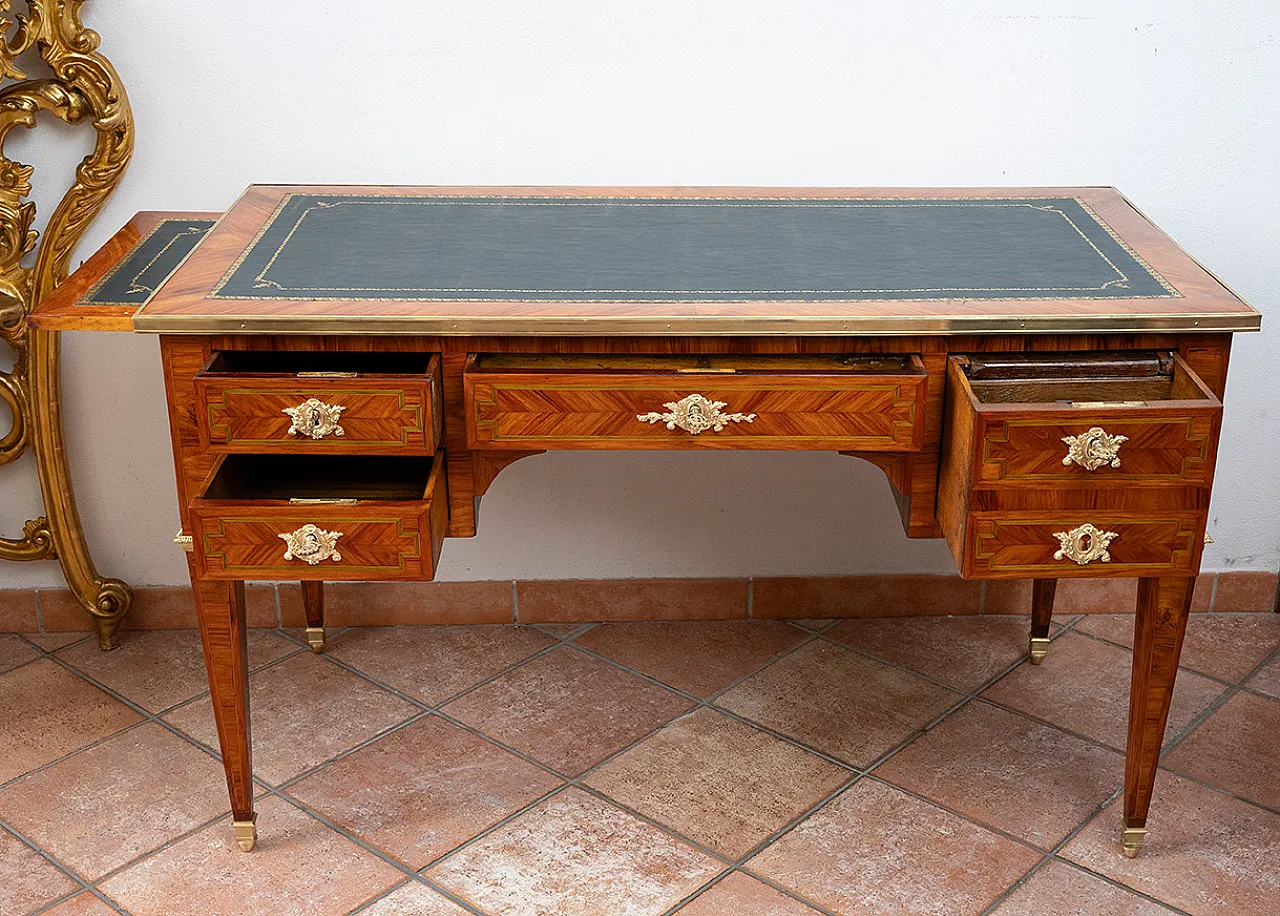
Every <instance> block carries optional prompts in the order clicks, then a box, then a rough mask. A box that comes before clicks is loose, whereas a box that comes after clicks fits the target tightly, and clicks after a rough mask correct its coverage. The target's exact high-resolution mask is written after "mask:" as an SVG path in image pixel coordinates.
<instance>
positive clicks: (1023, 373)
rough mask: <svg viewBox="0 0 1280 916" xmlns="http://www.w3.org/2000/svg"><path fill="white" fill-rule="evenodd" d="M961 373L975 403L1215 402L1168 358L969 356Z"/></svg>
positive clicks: (1180, 365)
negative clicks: (975, 400)
mask: <svg viewBox="0 0 1280 916" xmlns="http://www.w3.org/2000/svg"><path fill="white" fill-rule="evenodd" d="M961 368H962V370H963V372H964V374H965V378H966V380H967V381H968V383H969V388H970V390H971V391H972V392H973V396H974V398H975V399H977V401H978V403H979V404H1042V405H1051V406H1057V407H1095V408H1097V407H1111V406H1115V407H1139V406H1144V405H1148V404H1153V403H1161V402H1167V401H1206V402H1211V403H1212V402H1216V401H1217V399H1216V398H1215V397H1214V396H1213V394H1212V392H1210V391H1209V390H1208V389H1207V388H1205V386H1204V384H1203V383H1202V382H1201V381H1200V380H1199V379H1198V378H1196V376H1195V374H1194V373H1192V372H1191V370H1190V369H1188V368H1187V367H1186V364H1185V363H1183V362H1182V361H1181V360H1180V359H1177V358H1176V357H1174V356H1173V355H1172V354H1170V353H1154V352H1153V353H1122V354H1107V353H1080V354H1072V353H1060V354H1046V355H1035V356H1028V355H1023V354H1013V355H1006V356H1001V355H994V356H981V357H979V356H971V357H966V358H964V360H963V362H962V363H961Z"/></svg>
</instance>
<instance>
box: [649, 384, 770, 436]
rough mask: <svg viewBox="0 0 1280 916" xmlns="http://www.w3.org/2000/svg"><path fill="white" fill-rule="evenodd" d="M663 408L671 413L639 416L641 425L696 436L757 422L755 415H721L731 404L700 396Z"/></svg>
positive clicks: (651, 413) (673, 402) (668, 403)
mask: <svg viewBox="0 0 1280 916" xmlns="http://www.w3.org/2000/svg"><path fill="white" fill-rule="evenodd" d="M662 406H663V407H665V408H667V410H668V411H669V412H668V413H658V412H657V411H651V412H649V413H640V414H636V419H637V420H639V421H641V422H642V423H665V424H666V427H667V429H675V428H676V427H679V428H680V429H683V430H684V431H685V432H687V433H690V434H691V435H694V436H696V435H698V434H699V433H704V432H706V431H707V430H711V431H712V432H717V433H718V432H720V430H722V429H724V428H725V427H726V426H727V425H729V424H730V423H754V422H755V419H756V415H755V414H753V413H722V412H721V410H722V409H723V408H725V407H728V406H729V405H728V404H726V403H725V402H724V401H712V400H708V399H707V398H705V397H703V396H702V395H700V394H691V395H688V396H686V397H683V398H681V399H680V400H678V401H668V402H667V403H665V404H663V405H662Z"/></svg>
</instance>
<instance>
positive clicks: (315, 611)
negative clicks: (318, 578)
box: [302, 582, 324, 652]
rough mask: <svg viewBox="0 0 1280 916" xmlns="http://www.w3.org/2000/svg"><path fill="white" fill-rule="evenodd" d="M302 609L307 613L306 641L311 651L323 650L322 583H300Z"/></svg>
mask: <svg viewBox="0 0 1280 916" xmlns="http://www.w3.org/2000/svg"><path fill="white" fill-rule="evenodd" d="M302 609H303V610H304V611H305V612H306V614H307V643H308V644H310V646H311V651H312V652H323V651H324V583H323V582H303V583H302Z"/></svg>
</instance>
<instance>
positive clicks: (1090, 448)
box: [1062, 426, 1129, 471]
mask: <svg viewBox="0 0 1280 916" xmlns="http://www.w3.org/2000/svg"><path fill="white" fill-rule="evenodd" d="M1062 441H1063V442H1064V443H1066V446H1067V456H1066V457H1065V458H1063V459H1062V463H1063V464H1065V465H1068V466H1070V465H1071V464H1072V462H1074V463H1076V464H1078V465H1080V467H1082V468H1084V469H1085V470H1086V471H1096V470H1097V469H1098V468H1100V467H1102V466H1103V465H1107V464H1109V465H1111V466H1112V467H1113V468H1118V467H1120V446H1121V444H1123V443H1125V442H1128V441H1129V437H1128V436H1120V435H1112V434H1111V433H1108V432H1107V431H1106V430H1104V429H1103V428H1102V427H1101V426H1094V427H1092V428H1090V429H1089V431H1088V432H1083V433H1081V434H1080V435H1078V436H1063V437H1062Z"/></svg>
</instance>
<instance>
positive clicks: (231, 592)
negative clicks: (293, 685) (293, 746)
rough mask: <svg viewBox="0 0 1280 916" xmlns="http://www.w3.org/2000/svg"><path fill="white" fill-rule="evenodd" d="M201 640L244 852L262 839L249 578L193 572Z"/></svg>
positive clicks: (235, 822)
mask: <svg viewBox="0 0 1280 916" xmlns="http://www.w3.org/2000/svg"><path fill="white" fill-rule="evenodd" d="M192 585H193V586H194V588H195V593H196V612H197V614H198V615H199V618H200V639H201V641H202V642H203V643H204V661H205V666H206V667H207V668H208V670H209V692H210V694H211V695H212V698H213V716H214V719H215V720H216V721H217V724H218V744H219V745H220V746H221V748H222V765H223V768H224V769H225V770H226V771H227V790H228V791H229V792H230V794H231V820H232V826H233V827H234V828H235V833H236V843H237V844H238V845H239V847H240V848H241V849H243V850H244V851H245V852H248V851H249V850H251V849H253V847H254V844H255V843H256V842H257V841H258V829H257V825H256V820H257V815H256V814H255V813H254V811H253V759H252V754H251V751H250V741H251V739H250V732H249V652H248V642H247V636H248V631H247V630H246V628H245V617H244V583H243V582H211V581H208V580H203V581H202V580H200V579H197V578H195V577H194V576H193V577H192Z"/></svg>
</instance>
